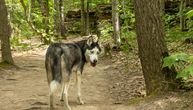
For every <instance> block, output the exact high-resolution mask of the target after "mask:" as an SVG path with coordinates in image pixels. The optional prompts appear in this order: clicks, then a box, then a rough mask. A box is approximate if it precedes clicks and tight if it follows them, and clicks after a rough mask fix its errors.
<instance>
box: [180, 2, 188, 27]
mask: <svg viewBox="0 0 193 110" xmlns="http://www.w3.org/2000/svg"><path fill="white" fill-rule="evenodd" d="M185 8H186V0H181V2H180V12H179V13H180V29H181V31H185V30H186V18H185V16H184V15H185V12H184V10H185Z"/></svg>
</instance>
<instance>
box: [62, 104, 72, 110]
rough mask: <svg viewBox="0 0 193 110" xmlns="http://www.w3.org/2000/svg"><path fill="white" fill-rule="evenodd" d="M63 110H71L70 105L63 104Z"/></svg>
mask: <svg viewBox="0 0 193 110" xmlns="http://www.w3.org/2000/svg"><path fill="white" fill-rule="evenodd" d="M64 110H72V109H71V107H70V106H69V105H68V106H64Z"/></svg>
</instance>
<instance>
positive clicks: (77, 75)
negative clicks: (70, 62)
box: [76, 70, 84, 105]
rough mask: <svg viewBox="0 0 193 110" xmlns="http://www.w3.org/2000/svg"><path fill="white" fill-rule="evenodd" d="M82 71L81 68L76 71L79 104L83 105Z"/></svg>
mask: <svg viewBox="0 0 193 110" xmlns="http://www.w3.org/2000/svg"><path fill="white" fill-rule="evenodd" d="M81 75H82V74H81V72H80V70H78V71H77V72H76V84H77V95H78V97H77V99H78V104H80V105H82V104H84V101H83V100H82V97H81Z"/></svg>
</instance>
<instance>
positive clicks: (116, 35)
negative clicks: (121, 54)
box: [112, 0, 121, 44]
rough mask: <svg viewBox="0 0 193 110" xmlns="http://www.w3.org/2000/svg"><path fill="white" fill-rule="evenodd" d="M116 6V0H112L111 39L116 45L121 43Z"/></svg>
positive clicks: (117, 2)
mask: <svg viewBox="0 0 193 110" xmlns="http://www.w3.org/2000/svg"><path fill="white" fill-rule="evenodd" d="M118 5H119V1H118V0H112V23H113V39H114V41H115V43H116V44H120V43H121V38H120V24H119V10H118Z"/></svg>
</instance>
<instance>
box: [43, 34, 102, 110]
mask: <svg viewBox="0 0 193 110" xmlns="http://www.w3.org/2000/svg"><path fill="white" fill-rule="evenodd" d="M100 51H101V48H100V46H99V44H98V37H97V36H96V35H89V37H88V39H87V40H81V41H78V42H75V43H54V44H51V45H50V46H49V47H48V49H47V52H46V58H45V67H46V72H47V79H48V84H49V108H50V110H52V109H53V108H54V107H53V98H54V92H55V91H56V90H57V88H58V86H59V85H60V84H61V85H62V93H61V100H62V101H64V108H65V110H71V108H70V106H69V104H68V88H69V83H70V79H71V74H72V69H73V68H75V70H76V83H77V100H78V103H79V104H84V102H83V100H82V98H81V88H80V86H81V75H82V72H83V68H84V65H85V63H86V62H90V64H91V65H92V66H93V67H94V66H96V63H97V61H98V55H99V53H100Z"/></svg>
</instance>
